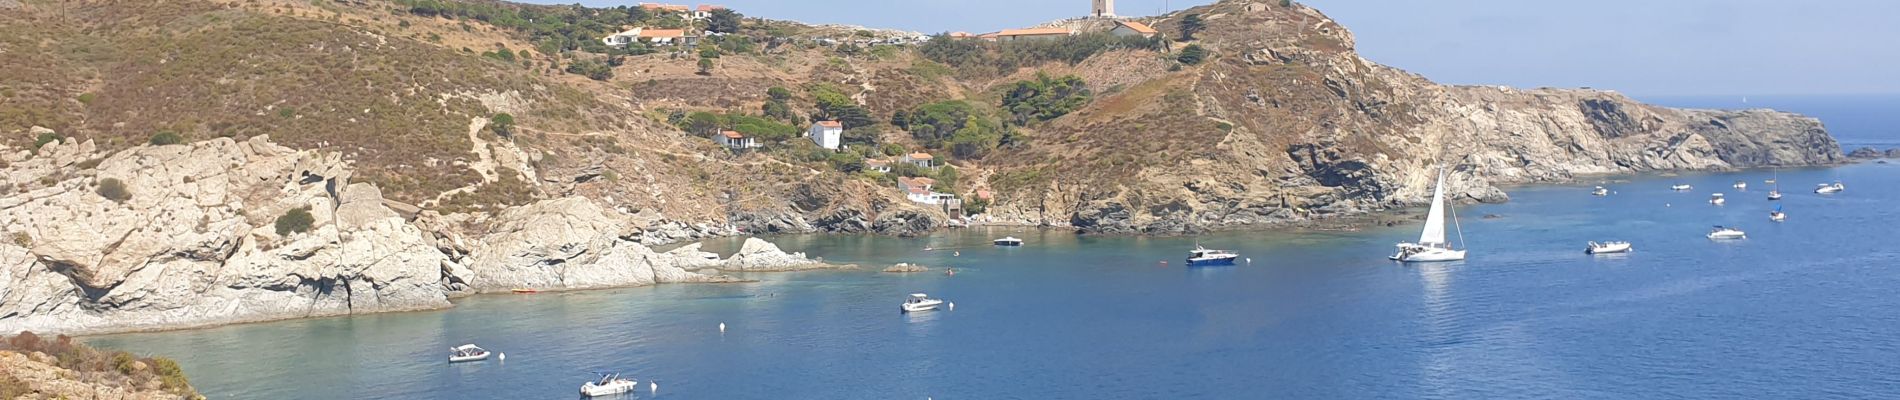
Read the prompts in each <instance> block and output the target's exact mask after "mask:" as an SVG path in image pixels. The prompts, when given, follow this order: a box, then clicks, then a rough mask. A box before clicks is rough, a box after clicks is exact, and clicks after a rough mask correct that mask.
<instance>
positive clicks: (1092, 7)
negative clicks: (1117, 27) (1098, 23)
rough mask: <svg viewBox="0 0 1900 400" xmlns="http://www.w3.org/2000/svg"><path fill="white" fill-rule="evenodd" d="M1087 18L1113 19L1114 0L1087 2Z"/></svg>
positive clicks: (1090, 0)
mask: <svg viewBox="0 0 1900 400" xmlns="http://www.w3.org/2000/svg"><path fill="white" fill-rule="evenodd" d="M1089 16H1091V17H1099V18H1115V0H1089Z"/></svg>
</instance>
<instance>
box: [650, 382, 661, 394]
mask: <svg viewBox="0 0 1900 400" xmlns="http://www.w3.org/2000/svg"><path fill="white" fill-rule="evenodd" d="M659 392H660V383H659V382H654V381H647V393H659Z"/></svg>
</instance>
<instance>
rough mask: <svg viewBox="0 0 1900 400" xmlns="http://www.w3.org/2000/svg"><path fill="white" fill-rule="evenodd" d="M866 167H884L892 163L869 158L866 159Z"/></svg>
mask: <svg viewBox="0 0 1900 400" xmlns="http://www.w3.org/2000/svg"><path fill="white" fill-rule="evenodd" d="M864 165H869V166H873V167H882V166H886V165H891V162H890V161H885V160H872V159H868V158H867V159H864Z"/></svg>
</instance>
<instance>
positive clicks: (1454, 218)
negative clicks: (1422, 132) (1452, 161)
mask: <svg viewBox="0 0 1900 400" xmlns="http://www.w3.org/2000/svg"><path fill="white" fill-rule="evenodd" d="M1446 211H1448V209H1447V208H1445V172H1444V171H1442V170H1441V171H1439V172H1438V188H1437V189H1434V190H1432V211H1431V213H1429V214H1426V216H1425V231H1424V232H1422V233H1420V234H1419V235H1418V243H1399V252H1398V254H1393V255H1392V257H1389V258H1391V259H1393V260H1396V261H1401V262H1434V261H1458V260H1463V259H1465V251H1464V250H1457V249H1453V248H1452V247H1451V242H1449V241H1447V240H1445V213H1446ZM1451 213H1452V215H1451V222H1452V225H1454V226H1456V225H1457V224H1458V214H1457V212H1456V211H1451ZM1464 236H1465V232H1464V228H1463V227H1459V228H1458V242H1459V243H1461V244H1462V243H1463V242H1464Z"/></svg>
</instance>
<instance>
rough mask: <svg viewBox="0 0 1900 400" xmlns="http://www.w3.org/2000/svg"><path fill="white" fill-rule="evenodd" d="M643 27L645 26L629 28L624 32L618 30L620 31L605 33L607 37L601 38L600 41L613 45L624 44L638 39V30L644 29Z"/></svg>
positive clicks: (619, 45)
mask: <svg viewBox="0 0 1900 400" xmlns="http://www.w3.org/2000/svg"><path fill="white" fill-rule="evenodd" d="M645 29H646V28H633V29H629V30H627V31H626V32H620V33H616V34H612V35H607V37H605V38H601V39H600V41H601V42H602V43H606V44H607V45H608V46H614V47H621V46H626V45H627V44H628V43H633V42H635V41H639V40H640V31H642V30H645Z"/></svg>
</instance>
